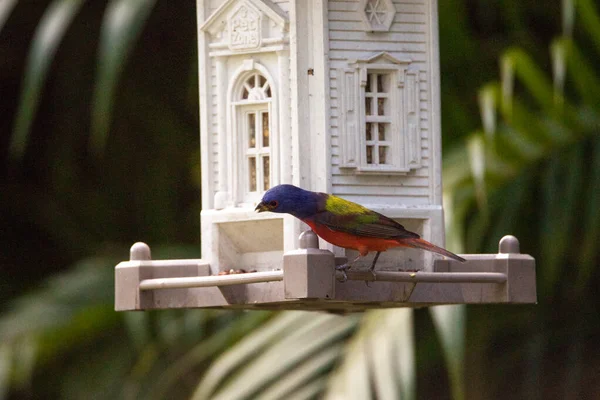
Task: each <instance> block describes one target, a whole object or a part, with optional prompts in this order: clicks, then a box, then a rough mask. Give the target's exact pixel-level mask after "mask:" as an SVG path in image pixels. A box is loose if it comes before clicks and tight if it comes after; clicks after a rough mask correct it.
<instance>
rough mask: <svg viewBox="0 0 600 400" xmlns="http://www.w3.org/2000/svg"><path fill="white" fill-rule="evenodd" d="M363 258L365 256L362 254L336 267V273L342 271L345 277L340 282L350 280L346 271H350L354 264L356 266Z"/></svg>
mask: <svg viewBox="0 0 600 400" xmlns="http://www.w3.org/2000/svg"><path fill="white" fill-rule="evenodd" d="M363 257H364V256H363V255H362V254H359V255H358V256H356V258H355V259H354V260H352V261H350V262H347V263H345V264H342V265H338V266H336V267H335V270H336V271H342V274H343V275H344V278H343V279H342V280H340V282H346V281H347V280H348V275H347V274H346V271H348V270H349V269H350V268H351V267H352V264H354V263H355V262H357V261H358V260H360V259H361V258H363Z"/></svg>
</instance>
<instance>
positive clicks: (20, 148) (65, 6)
mask: <svg viewBox="0 0 600 400" xmlns="http://www.w3.org/2000/svg"><path fill="white" fill-rule="evenodd" d="M83 3H84V1H83V0H55V1H53V2H52V3H51V4H50V6H49V7H48V9H47V10H46V12H45V13H44V16H43V17H42V19H41V20H40V23H39V25H38V27H37V29H36V32H35V35H34V38H33V40H32V43H31V48H30V50H29V55H28V57H27V66H26V67H25V73H24V77H23V89H22V90H21V96H20V99H19V106H18V111H17V115H16V118H15V126H14V130H13V134H12V137H11V144H10V149H9V154H10V156H11V157H12V158H13V159H14V160H15V161H17V162H18V161H20V160H21V158H22V157H23V155H24V153H25V149H26V147H27V144H28V142H29V134H30V131H31V125H32V124H33V121H34V118H35V115H36V112H37V109H38V106H39V102H40V98H41V93H42V90H43V88H44V83H45V82H46V78H47V76H48V71H49V69H50V66H51V64H52V60H53V59H54V55H55V54H56V50H57V49H58V46H59V44H60V42H61V40H62V39H63V37H64V35H65V33H66V31H67V29H68V28H69V26H70V25H71V21H72V20H73V18H75V16H76V15H77V12H78V11H79V9H80V8H81V6H82V5H83Z"/></svg>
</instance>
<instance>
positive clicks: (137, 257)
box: [129, 242, 152, 261]
mask: <svg viewBox="0 0 600 400" xmlns="http://www.w3.org/2000/svg"><path fill="white" fill-rule="evenodd" d="M151 259H152V257H151V255H150V246H148V245H147V244H146V243H144V242H137V243H134V244H133V246H131V250H129V260H130V261H146V260H151Z"/></svg>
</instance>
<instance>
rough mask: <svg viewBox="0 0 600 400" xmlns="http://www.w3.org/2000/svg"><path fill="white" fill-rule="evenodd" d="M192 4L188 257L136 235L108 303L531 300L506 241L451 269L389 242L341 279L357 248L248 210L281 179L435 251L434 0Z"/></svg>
mask: <svg viewBox="0 0 600 400" xmlns="http://www.w3.org/2000/svg"><path fill="white" fill-rule="evenodd" d="M197 1H198V2H197V9H198V49H199V52H198V53H199V75H200V79H199V82H200V118H201V124H200V130H201V132H200V135H201V154H202V160H201V163H202V213H201V226H202V259H196V260H156V261H155V260H152V259H151V255H150V248H149V247H148V246H147V245H146V244H144V243H136V244H134V245H133V246H132V248H131V255H130V260H129V261H125V262H122V263H120V264H119V265H117V267H116V270H115V308H116V309H117V310H146V309H157V308H190V307H223V308H248V309H306V310H333V311H341V312H346V311H360V310H365V309H369V308H385V307H422V306H424V305H432V304H457V303H458V304H464V303H477V304H480V303H532V302H535V301H536V291H535V261H534V260H533V258H532V257H530V256H528V255H525V254H520V253H519V242H518V240H517V239H516V238H514V237H512V236H507V237H504V238H503V239H502V240H501V241H500V245H499V252H498V254H478V255H463V256H464V257H465V258H466V260H467V262H465V263H464V264H461V263H459V262H457V261H451V260H442V259H440V258H439V257H437V256H432V255H431V254H430V253H425V252H423V251H419V250H388V251H386V252H384V253H382V255H381V258H379V262H378V263H377V270H376V272H375V273H373V274H372V273H368V272H365V271H364V270H361V268H360V265H355V266H353V268H352V270H351V271H349V272H348V274H347V275H346V276H345V277H346V278H348V280H347V281H342V280H336V277H337V278H340V274H341V272H340V271H337V272H336V265H339V264H340V263H343V262H344V260H345V259H346V258H344V257H347V258H349V259H351V258H354V256H355V254H346V251H345V250H344V249H340V248H335V247H334V246H332V245H330V244H327V243H325V242H321V243H320V244H319V242H318V240H317V237H316V235H314V234H313V233H311V232H310V231H308V232H305V233H302V232H304V231H306V230H307V229H308V226H306V225H304V223H302V222H300V221H299V220H297V219H295V218H293V217H292V216H289V215H282V214H275V213H267V212H265V213H260V214H259V213H256V212H255V211H254V208H255V206H256V203H257V202H259V200H260V199H261V197H262V195H263V194H264V192H265V191H266V190H268V189H269V188H270V187H273V186H275V185H278V184H282V183H291V184H294V185H296V186H300V187H302V188H304V189H309V190H313V191H321V192H327V193H333V194H335V195H338V196H340V197H343V198H345V199H348V200H351V201H354V202H357V203H360V204H362V205H364V206H366V207H368V208H370V209H373V210H375V211H378V212H380V213H382V214H384V215H386V216H388V217H391V218H394V219H396V220H398V221H399V222H400V223H401V224H403V225H404V226H405V227H406V228H407V229H408V230H410V231H413V232H417V233H419V234H420V235H421V236H422V237H424V238H425V239H426V240H428V241H430V242H432V243H434V244H437V245H439V246H443V244H444V243H443V242H444V223H443V211H442V188H441V151H440V150H441V137H440V136H441V132H440V87H439V65H438V38H437V1H436V0H413V1H411V2H406V1H399V0H346V1H344V0H197ZM301 233H302V235H300V234H301ZM332 253H333V254H332ZM347 253H353V252H352V251H347ZM371 257H373V255H371ZM433 257H437V258H436V259H434V258H433ZM370 262H371V258H370V257H367V259H366V260H365V261H364V263H365V264H367V265H369V263H370ZM363 265H364V264H363ZM231 270H244V271H237V272H246V273H237V274H230V273H229V272H231ZM406 270H409V271H406ZM410 270H418V271H419V272H414V271H410ZM365 280H368V281H373V283H372V286H370V287H368V286H366V285H364V282H363V281H365Z"/></svg>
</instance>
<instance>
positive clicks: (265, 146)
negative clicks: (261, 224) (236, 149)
mask: <svg viewBox="0 0 600 400" xmlns="http://www.w3.org/2000/svg"><path fill="white" fill-rule="evenodd" d="M241 79H242V80H243V83H242V84H241V86H240V87H239V90H238V95H237V99H236V100H237V101H236V102H235V107H236V117H237V122H238V123H237V132H236V136H237V137H238V143H240V150H241V152H240V153H239V154H240V155H241V156H242V157H244V158H245V160H243V161H242V162H241V165H240V168H239V173H240V177H241V179H240V182H239V183H240V187H239V190H240V194H241V196H240V197H241V199H240V200H241V201H242V202H256V201H258V200H259V199H260V197H261V196H262V194H263V193H264V192H265V191H267V190H268V189H269V188H270V187H271V182H272V179H271V158H272V157H271V146H272V143H271V142H272V140H271V124H272V118H271V115H270V109H271V107H270V106H271V85H270V84H269V81H268V80H267V79H266V78H265V76H263V75H262V74H261V73H260V72H258V71H256V70H254V71H251V72H249V73H248V74H245V75H244V76H243V77H241Z"/></svg>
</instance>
